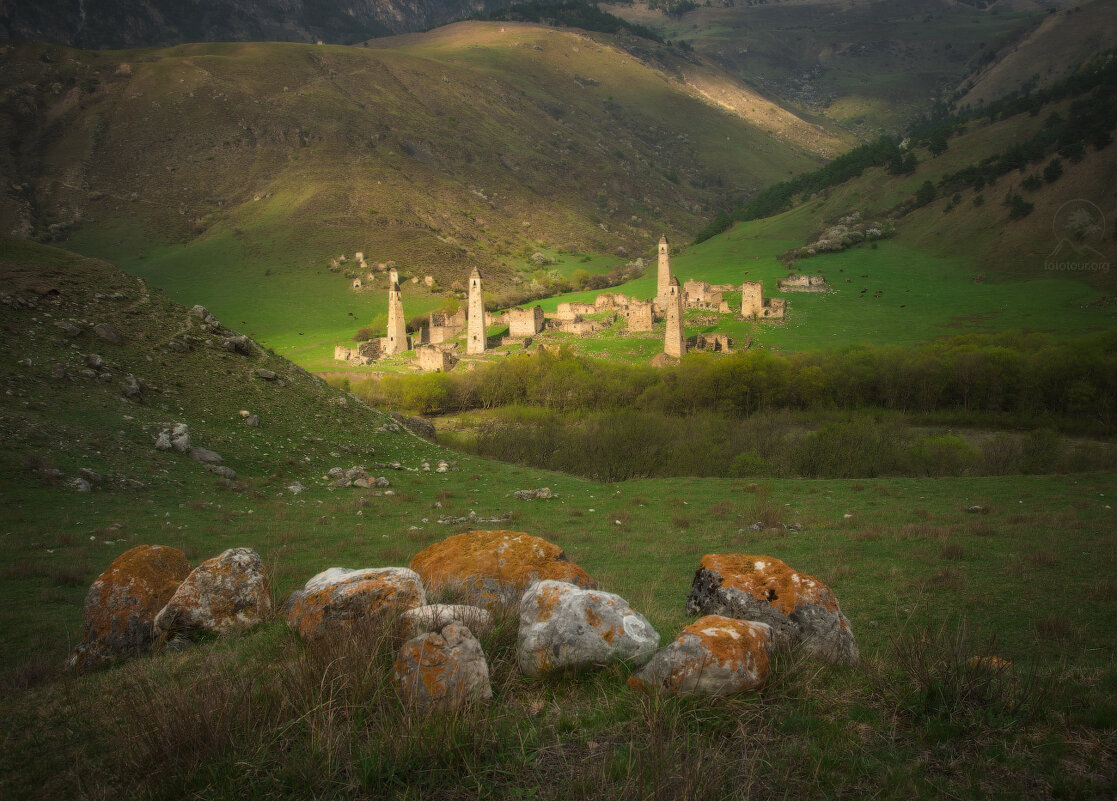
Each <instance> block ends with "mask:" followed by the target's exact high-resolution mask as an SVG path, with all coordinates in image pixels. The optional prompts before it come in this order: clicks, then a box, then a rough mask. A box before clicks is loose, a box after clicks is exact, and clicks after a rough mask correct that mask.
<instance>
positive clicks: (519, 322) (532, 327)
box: [507, 306, 543, 338]
mask: <svg viewBox="0 0 1117 801" xmlns="http://www.w3.org/2000/svg"><path fill="white" fill-rule="evenodd" d="M507 317H508V336H510V337H512V338H520V337H533V336H535V335H536V334H538V333H539V332H540V331H542V330H543V309H542V307H540V306H536V307H535V308H532V309H509V310H508V315H507Z"/></svg>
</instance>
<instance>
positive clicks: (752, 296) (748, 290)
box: [741, 281, 787, 320]
mask: <svg viewBox="0 0 1117 801" xmlns="http://www.w3.org/2000/svg"><path fill="white" fill-rule="evenodd" d="M786 304H787V301H785V300H784V299H783V298H765V297H764V284H763V283H761V282H760V281H745V283H743V284H741V316H742V317H744V318H745V319H748V320H761V319H770V320H782V319H783V315H784V309H785V307H786Z"/></svg>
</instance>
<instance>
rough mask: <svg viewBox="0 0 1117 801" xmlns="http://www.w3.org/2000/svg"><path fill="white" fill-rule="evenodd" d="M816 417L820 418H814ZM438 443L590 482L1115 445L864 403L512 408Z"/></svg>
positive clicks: (1080, 458)
mask: <svg viewBox="0 0 1117 801" xmlns="http://www.w3.org/2000/svg"><path fill="white" fill-rule="evenodd" d="M820 423H821V425H820ZM443 439H444V441H445V442H446V443H447V444H449V445H452V446H454V447H456V448H460V449H464V450H467V451H470V452H472V453H475V454H477V455H479V456H484V457H486V458H491V459H502V460H505V461H510V462H514V463H516V464H522V465H527V466H530V467H535V468H542V469H547V470H558V471H561V472H564V473H571V474H575V475H581V476H585V477H586V478H590V479H594V480H597V481H627V480H630V479H635V478H667V477H671V476H719V477H729V478H744V477H749V478H761V477H767V478H776V477H778V478H795V477H800V478H876V477H880V476H935V477H938V476H962V475H968V476H977V475H1010V474H1015V475H1018V474H1030V473H1048V472H1060V473H1079V472H1085V471H1095V470H1103V469H1114V468H1117V448H1114V447H1112V446H1111V445H1108V444H1106V443H1098V442H1074V443H1071V442H1070V441H1068V440H1066V439H1064V438H1063V437H1061V436H1060V435H1059V434H1057V433H1056V432H1054V431H1052V430H1050V429H1037V430H1035V431H1032V432H1029V433H1027V434H1021V433H1019V432H1010V431H1001V432H997V433H995V434H992V435H989V434H987V433H982V432H969V433H968V434H967V435H966V436H963V435H960V434H958V433H953V432H952V431H951V430H949V429H948V428H947V427H945V426H934V427H928V426H914V425H910V424H908V423H907V422H906V421H905V420H904V419H903V416H902V415H898V414H890V413H886V412H881V411H880V410H865V411H860V412H841V413H834V414H826V413H822V414H820V413H819V412H809V413H799V414H796V413H789V412H762V413H759V414H755V415H752V416H750V417H747V418H744V419H737V418H732V417H728V416H725V415H718V414H713V413H708V412H704V413H701V414H696V415H691V416H689V417H675V416H671V415H666V414H662V413H656V412H641V411H632V410H623V409H622V410H614V411H606V412H591V413H588V414H580V413H561V412H553V411H549V410H541V409H528V408H524V407H512V408H506V409H501V410H499V411H498V412H496V413H495V414H492V415H490V416H488V417H487V419H486V420H485V421H484V422H483V423H482V424H480V425H479V426H478V427H477V428H476V430H475V431H474V432H468V431H466V432H457V431H450V432H446V433H444V434H443Z"/></svg>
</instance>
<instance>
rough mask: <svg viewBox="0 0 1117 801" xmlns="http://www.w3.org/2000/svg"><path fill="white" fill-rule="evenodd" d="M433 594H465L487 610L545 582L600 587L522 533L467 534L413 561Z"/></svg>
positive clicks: (557, 551)
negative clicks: (446, 591) (435, 589)
mask: <svg viewBox="0 0 1117 801" xmlns="http://www.w3.org/2000/svg"><path fill="white" fill-rule="evenodd" d="M410 567H411V569H412V570H414V571H415V572H417V573H418V574H419V575H420V576H422V579H423V584H424V585H426V586H427V587H428V588H430V587H436V586H442V587H447V588H450V589H454V590H459V591H464V593H465V595H466V597H467V598H468V599H469V600H470V602H476V603H478V604H479V605H481V606H484V607H486V608H491V607H493V606H497V605H501V604H505V605H511V604H513V603H515V602H516V601H517V600H518V599H519V597H520V595H522V594H523V591H524V589H525V588H527V586H528V585H529V584H531V583H532V582H535V581H542V580H544V579H554V580H555V581H565V582H568V583H570V584H574V585H576V586H578V587H582V588H585V589H596V588H597V585H596V584H595V583H594V581H593V579H592V578H590V577H589V575H588V574H587V573H586V571H584V570H582V568H580V567H578V566H577V565H576V564H574V563H573V562H571V561H569V560H568V559H567V558H566V554H565V553H563V551H562V549H561V548H559V547H558V546H557V545H555V544H553V543H550V542H547V540H545V539H543V538H541V537H533V536H532V535H530V534H525V533H524V532H522V531H503V530H496V531H467V532H466V533H464V534H458V535H455V536H453V537H448V538H446V539H444V540H442V541H441V542H436V543H434V544H433V545H430V546H428V547H426V548H424V549H423V550H422V551H420V552H419V553H417V554H416V555H415V557H414V558H413V559H412V560H411V564H410Z"/></svg>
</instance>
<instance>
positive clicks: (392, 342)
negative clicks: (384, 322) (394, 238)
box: [383, 270, 411, 356]
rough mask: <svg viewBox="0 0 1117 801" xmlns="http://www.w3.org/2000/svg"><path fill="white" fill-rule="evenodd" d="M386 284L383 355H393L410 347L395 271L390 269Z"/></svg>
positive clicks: (401, 296)
mask: <svg viewBox="0 0 1117 801" xmlns="http://www.w3.org/2000/svg"><path fill="white" fill-rule="evenodd" d="M391 277H392V279H393V280H392V281H391V282H390V283H389V284H388V335H387V336H386V337H384V347H383V351H384V355H385V356H394V355H395V354H397V353H403V352H404V351H405V350H410V349H411V343H410V342H409V341H408V338H407V320H406V319H405V318H404V316H403V293H402V292H401V291H400V288H399V283H398V281H396V280H394V279H395V278H396V271H395V270H392V275H391Z"/></svg>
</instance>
